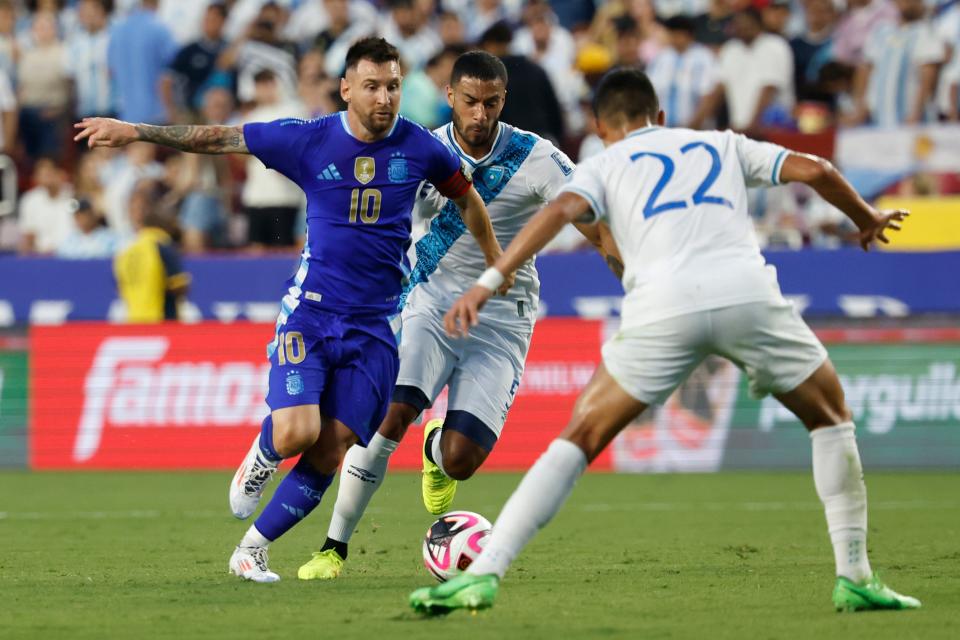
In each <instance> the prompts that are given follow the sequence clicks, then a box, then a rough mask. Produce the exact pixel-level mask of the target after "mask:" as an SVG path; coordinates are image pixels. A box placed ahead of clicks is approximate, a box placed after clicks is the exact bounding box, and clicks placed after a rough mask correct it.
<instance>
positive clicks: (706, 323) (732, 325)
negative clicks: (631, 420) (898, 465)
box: [603, 302, 827, 404]
mask: <svg viewBox="0 0 960 640" xmlns="http://www.w3.org/2000/svg"><path fill="white" fill-rule="evenodd" d="M711 354H714V355H718V356H722V357H724V358H727V359H728V360H730V361H731V362H733V363H734V364H735V365H737V366H738V367H740V368H741V369H743V371H744V372H746V374H747V376H748V377H749V379H750V393H751V394H752V395H754V396H755V397H758V398H759V397H763V396H765V395H766V394H768V393H786V392H787V391H792V390H793V389H796V388H797V387H798V386H800V383H802V382H803V381H804V380H806V379H807V378H809V377H810V376H811V375H812V374H813V372H814V371H816V370H817V369H818V368H819V367H820V365H822V364H823V363H824V361H825V360H826V359H827V350H826V349H824V348H823V345H822V344H820V340H818V339H817V337H816V336H815V335H814V334H813V331H811V330H810V327H808V326H807V325H806V323H805V322H804V321H803V320H802V319H801V318H800V314H799V313H797V311H796V309H794V308H793V305H792V304H790V303H786V304H784V303H779V304H778V303H773V302H751V303H747V304H738V305H733V306H730V307H723V308H720V309H711V310H708V311H698V312H695V313H688V314H684V315H681V316H676V317H674V318H669V319H666V320H661V321H660V322H654V323H651V324H648V325H644V326H640V327H633V328H629V329H626V330H623V331H621V332H619V333H617V334H616V335H615V336H613V337H612V338H611V339H610V340H608V341H607V342H606V344H604V345H603V364H604V366H605V367H606V368H607V371H609V372H610V375H611V376H613V379H614V380H616V381H617V383H618V384H619V385H620V386H621V387H623V389H624V391H626V392H627V393H629V394H630V395H631V396H633V397H634V398H636V399H637V400H639V401H640V402H643V403H645V404H660V403H662V402H664V401H665V400H666V399H667V397H668V396H669V395H670V394H671V393H672V392H673V390H674V389H676V388H677V387H678V386H679V385H680V383H682V382H683V381H684V380H685V379H686V378H687V376H689V375H690V373H691V372H692V371H693V370H694V369H695V368H696V367H697V365H699V364H700V362H702V361H703V359H704V358H706V357H707V356H708V355H711Z"/></svg>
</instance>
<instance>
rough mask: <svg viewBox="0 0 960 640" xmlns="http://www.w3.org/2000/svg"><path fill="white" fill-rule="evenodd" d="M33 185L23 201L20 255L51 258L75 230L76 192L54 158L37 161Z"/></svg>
mask: <svg viewBox="0 0 960 640" xmlns="http://www.w3.org/2000/svg"><path fill="white" fill-rule="evenodd" d="M33 183H34V184H35V185H36V186H35V187H33V188H32V189H30V190H29V191H27V192H26V193H24V194H23V196H22V197H21V198H20V207H19V209H20V211H19V231H20V253H24V254H32V253H40V254H50V253H53V252H54V251H56V250H57V248H58V247H59V246H60V245H62V244H63V240H64V239H65V238H66V237H67V235H68V234H69V233H70V230H71V229H72V228H73V204H72V201H73V188H72V187H71V185H70V183H69V181H68V180H67V174H66V172H65V171H64V170H63V169H61V168H60V167H59V166H58V165H57V163H56V162H55V161H54V160H53V159H52V158H39V159H37V161H36V163H35V164H34V168H33Z"/></svg>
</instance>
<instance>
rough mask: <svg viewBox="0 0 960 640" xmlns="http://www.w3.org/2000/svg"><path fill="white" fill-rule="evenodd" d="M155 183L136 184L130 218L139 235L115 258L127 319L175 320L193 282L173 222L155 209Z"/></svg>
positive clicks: (141, 320)
mask: <svg viewBox="0 0 960 640" xmlns="http://www.w3.org/2000/svg"><path fill="white" fill-rule="evenodd" d="M155 187H156V185H155V184H154V183H152V182H150V181H149V180H146V181H143V182H141V183H139V184H137V186H136V188H135V189H134V191H133V194H132V195H131V198H130V212H129V218H130V221H131V223H132V225H133V228H134V230H135V231H136V234H137V235H136V237H135V239H134V241H133V242H132V243H130V244H129V245H128V246H127V247H126V248H125V249H123V250H122V251H120V252H119V253H118V254H117V256H116V258H115V259H114V262H113V271H114V276H115V277H116V279H117V289H118V291H119V293H120V298H121V299H122V300H123V302H124V303H125V304H126V307H127V318H126V319H127V322H131V323H146V322H162V321H163V320H176V319H177V318H178V313H177V307H178V304H179V302H180V299H181V298H182V297H183V296H184V295H185V294H186V292H187V288H188V287H189V285H190V274H189V273H187V272H186V271H184V269H183V263H182V261H181V259H180V254H179V252H178V251H177V249H176V246H175V245H174V243H173V238H172V236H171V234H170V223H169V221H167V220H166V219H165V218H163V216H161V215H160V214H158V213H157V211H156V210H155V209H154V206H153V202H154V199H155V195H156V194H155V193H154V190H155Z"/></svg>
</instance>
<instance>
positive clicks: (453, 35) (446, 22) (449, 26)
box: [437, 11, 482, 47]
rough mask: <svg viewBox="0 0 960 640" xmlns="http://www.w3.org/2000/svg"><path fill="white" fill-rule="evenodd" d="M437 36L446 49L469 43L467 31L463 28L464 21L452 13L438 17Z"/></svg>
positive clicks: (447, 12) (448, 12) (446, 12)
mask: <svg viewBox="0 0 960 640" xmlns="http://www.w3.org/2000/svg"><path fill="white" fill-rule="evenodd" d="M481 34H482V32H481ZM437 35H439V36H440V41H441V42H443V46H445V47H450V46H459V45H465V44H466V43H467V30H466V28H465V27H464V26H463V20H461V19H460V16H459V15H458V14H456V13H453V12H452V11H444V12H443V13H441V14H440V15H438V16H437Z"/></svg>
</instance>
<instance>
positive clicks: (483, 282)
mask: <svg viewBox="0 0 960 640" xmlns="http://www.w3.org/2000/svg"><path fill="white" fill-rule="evenodd" d="M503 281H504V277H503V274H502V273H500V272H499V271H498V270H497V269H496V267H490V268H489V269H487V270H486V271H484V272H483V275H481V276H480V277H479V278H477V284H478V285H479V286H481V287H483V288H484V289H489V290H490V291H496V290H497V289H499V288H500V285H502V284H503Z"/></svg>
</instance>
